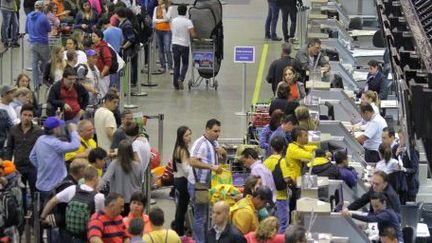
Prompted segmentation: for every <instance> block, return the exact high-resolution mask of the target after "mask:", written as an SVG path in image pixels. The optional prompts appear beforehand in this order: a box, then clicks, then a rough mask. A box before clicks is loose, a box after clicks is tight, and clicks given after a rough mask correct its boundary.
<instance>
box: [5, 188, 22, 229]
mask: <svg viewBox="0 0 432 243" xmlns="http://www.w3.org/2000/svg"><path fill="white" fill-rule="evenodd" d="M19 216H22V215H21V213H20V206H19V203H18V199H17V198H16V197H15V196H14V195H13V193H12V191H10V190H4V191H1V192H0V228H1V229H6V228H8V227H11V226H18V224H19V223H20V218H19Z"/></svg>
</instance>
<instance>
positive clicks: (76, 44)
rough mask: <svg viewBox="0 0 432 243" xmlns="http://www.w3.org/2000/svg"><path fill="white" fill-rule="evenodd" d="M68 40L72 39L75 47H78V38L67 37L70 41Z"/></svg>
mask: <svg viewBox="0 0 432 243" xmlns="http://www.w3.org/2000/svg"><path fill="white" fill-rule="evenodd" d="M68 40H71V41H72V42H73V43H74V45H75V48H78V41H77V40H76V39H74V38H71V37H69V38H67V39H66V41H68Z"/></svg>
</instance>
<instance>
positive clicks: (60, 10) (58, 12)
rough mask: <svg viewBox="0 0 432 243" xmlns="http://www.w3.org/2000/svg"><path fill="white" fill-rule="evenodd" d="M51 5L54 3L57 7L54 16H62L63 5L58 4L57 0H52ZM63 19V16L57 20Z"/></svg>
mask: <svg viewBox="0 0 432 243" xmlns="http://www.w3.org/2000/svg"><path fill="white" fill-rule="evenodd" d="M53 3H55V5H56V6H57V13H56V14H62V13H63V12H64V10H65V9H64V6H63V3H62V2H60V1H59V0H53ZM63 18H64V15H62V16H60V17H59V19H63Z"/></svg>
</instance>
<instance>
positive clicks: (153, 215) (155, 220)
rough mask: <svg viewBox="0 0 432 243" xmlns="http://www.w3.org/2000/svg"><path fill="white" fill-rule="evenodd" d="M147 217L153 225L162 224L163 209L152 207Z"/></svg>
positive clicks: (163, 220) (163, 217) (163, 219)
mask: <svg viewBox="0 0 432 243" xmlns="http://www.w3.org/2000/svg"><path fill="white" fill-rule="evenodd" d="M149 218H150V222H151V223H152V224H153V225H154V226H162V225H163V224H164V222H165V215H164V211H163V210H162V209H160V208H159V207H153V208H152V209H150V212H149Z"/></svg>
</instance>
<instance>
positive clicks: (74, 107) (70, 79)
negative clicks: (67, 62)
mask: <svg viewBox="0 0 432 243" xmlns="http://www.w3.org/2000/svg"><path fill="white" fill-rule="evenodd" d="M76 78H77V76H76V71H75V69H74V68H71V67H66V68H65V70H64V71H63V78H62V80H61V81H60V82H56V83H54V84H53V86H52V87H51V88H50V92H49V94H48V99H47V103H48V104H49V105H50V109H47V115H49V116H54V115H55V113H56V111H57V109H60V110H62V111H64V118H65V120H66V121H68V122H73V123H78V122H79V120H80V119H81V117H82V116H83V115H84V110H85V109H86V108H87V105H88V100H89V94H88V92H87V90H86V89H85V88H84V86H82V85H81V83H80V82H77V81H76Z"/></svg>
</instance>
